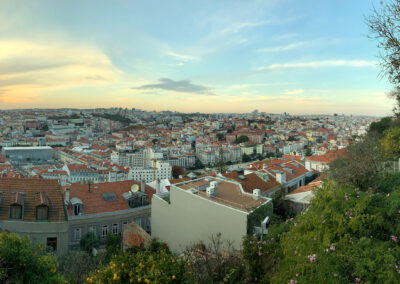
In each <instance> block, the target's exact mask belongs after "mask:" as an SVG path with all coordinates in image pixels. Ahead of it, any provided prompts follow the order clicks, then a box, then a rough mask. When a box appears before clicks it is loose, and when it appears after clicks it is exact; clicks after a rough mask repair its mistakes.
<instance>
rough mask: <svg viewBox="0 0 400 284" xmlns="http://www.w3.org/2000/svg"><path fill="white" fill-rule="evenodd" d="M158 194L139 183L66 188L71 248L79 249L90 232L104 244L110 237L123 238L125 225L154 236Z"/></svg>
mask: <svg viewBox="0 0 400 284" xmlns="http://www.w3.org/2000/svg"><path fill="white" fill-rule="evenodd" d="M154 193H155V191H154V190H153V189H152V188H151V187H148V186H146V185H145V184H144V183H143V182H142V183H140V182H137V181H120V182H109V183H97V184H79V183H76V184H72V185H70V186H65V187H64V196H65V206H66V208H67V214H68V232H69V233H68V248H69V249H73V248H77V247H79V242H80V239H81V238H82V237H83V236H84V235H85V234H86V233H88V232H92V233H94V234H95V235H96V236H97V237H98V238H99V239H100V240H105V238H106V236H107V234H108V233H111V234H114V235H120V234H121V231H122V227H123V225H124V224H128V223H131V222H136V223H137V224H138V225H139V226H141V227H142V228H143V229H145V230H146V231H147V232H150V230H151V218H150V214H151V209H150V204H151V197H152V195H153V194H154Z"/></svg>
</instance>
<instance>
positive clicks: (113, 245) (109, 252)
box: [106, 233, 121, 259]
mask: <svg viewBox="0 0 400 284" xmlns="http://www.w3.org/2000/svg"><path fill="white" fill-rule="evenodd" d="M120 251H121V237H120V236H118V235H114V234H110V233H108V234H107V237H106V259H110V258H111V256H113V255H117V254H118V253H119V252H120Z"/></svg>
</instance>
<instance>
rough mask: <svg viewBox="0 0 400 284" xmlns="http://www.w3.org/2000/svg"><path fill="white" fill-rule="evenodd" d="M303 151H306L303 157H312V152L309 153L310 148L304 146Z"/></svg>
mask: <svg viewBox="0 0 400 284" xmlns="http://www.w3.org/2000/svg"><path fill="white" fill-rule="evenodd" d="M305 150H306V151H305V153H304V155H305V156H306V157H309V156H312V151H311V149H310V147H308V146H306V147H305Z"/></svg>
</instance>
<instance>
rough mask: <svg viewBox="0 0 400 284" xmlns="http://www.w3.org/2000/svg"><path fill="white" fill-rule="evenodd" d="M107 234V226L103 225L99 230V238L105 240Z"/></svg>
mask: <svg viewBox="0 0 400 284" xmlns="http://www.w3.org/2000/svg"><path fill="white" fill-rule="evenodd" d="M107 233H108V225H103V227H102V228H101V237H102V238H105V237H106V236H107Z"/></svg>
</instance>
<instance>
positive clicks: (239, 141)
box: [235, 135, 249, 144]
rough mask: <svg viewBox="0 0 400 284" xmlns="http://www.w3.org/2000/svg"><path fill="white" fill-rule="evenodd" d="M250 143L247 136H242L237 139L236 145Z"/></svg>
mask: <svg viewBox="0 0 400 284" xmlns="http://www.w3.org/2000/svg"><path fill="white" fill-rule="evenodd" d="M247 141H249V137H247V136H246V135H241V136H240V137H239V138H237V139H236V141H235V143H236V144H240V143H244V142H247Z"/></svg>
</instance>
